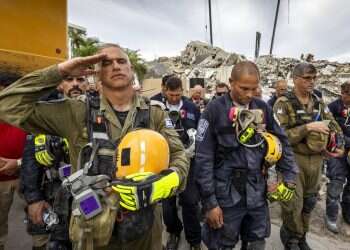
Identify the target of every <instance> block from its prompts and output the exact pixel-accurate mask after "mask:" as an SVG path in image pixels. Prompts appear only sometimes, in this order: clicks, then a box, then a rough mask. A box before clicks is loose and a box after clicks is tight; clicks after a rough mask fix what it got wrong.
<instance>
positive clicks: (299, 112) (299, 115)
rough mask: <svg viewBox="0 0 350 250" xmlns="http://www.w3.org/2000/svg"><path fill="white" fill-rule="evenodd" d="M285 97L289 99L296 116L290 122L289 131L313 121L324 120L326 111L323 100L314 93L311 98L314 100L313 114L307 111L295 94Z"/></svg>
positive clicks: (288, 94) (289, 93)
mask: <svg viewBox="0 0 350 250" xmlns="http://www.w3.org/2000/svg"><path fill="white" fill-rule="evenodd" d="M284 96H285V97H286V98H288V101H289V102H290V103H291V105H292V109H293V110H292V112H294V114H292V116H291V121H290V122H289V124H288V126H287V129H291V128H294V127H297V126H300V125H304V124H306V123H310V122H313V121H322V120H323V114H324V110H323V108H322V105H321V100H320V98H319V97H318V96H317V95H316V94H314V93H312V95H311V98H312V100H313V110H312V113H308V112H306V111H305V109H304V107H303V105H302V104H301V103H300V101H299V100H298V98H297V97H296V95H295V94H294V92H292V91H291V92H287V93H286V94H285V95H284Z"/></svg>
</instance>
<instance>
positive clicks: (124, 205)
mask: <svg viewBox="0 0 350 250" xmlns="http://www.w3.org/2000/svg"><path fill="white" fill-rule="evenodd" d="M119 204H120V206H122V207H123V208H125V209H127V210H131V211H136V208H135V207H131V206H128V205H126V204H125V203H124V202H122V201H121V202H119Z"/></svg>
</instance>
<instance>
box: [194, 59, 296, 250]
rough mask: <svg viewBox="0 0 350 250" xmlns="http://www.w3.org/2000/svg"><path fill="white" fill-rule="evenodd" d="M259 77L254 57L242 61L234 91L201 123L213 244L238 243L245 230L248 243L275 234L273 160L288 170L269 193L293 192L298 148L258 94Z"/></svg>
mask: <svg viewBox="0 0 350 250" xmlns="http://www.w3.org/2000/svg"><path fill="white" fill-rule="evenodd" d="M259 80H260V75H259V69H258V68H257V66H256V65H255V64H254V63H253V62H250V61H243V62H240V63H238V64H236V65H235V66H234V68H233V69H232V72H231V77H230V79H229V81H230V84H231V91H230V93H227V94H226V95H224V96H222V97H219V98H217V99H215V100H214V101H212V102H211V103H209V104H208V106H207V108H206V110H205V111H204V113H203V114H202V116H201V119H200V121H199V124H198V128H197V138H196V155H195V160H196V167H197V168H198V169H197V171H196V181H197V183H198V185H199V190H200V196H201V201H202V205H203V209H204V212H205V217H206V223H205V225H204V226H203V241H204V243H205V244H206V245H207V247H208V249H210V250H214V249H220V250H224V249H225V250H228V249H233V248H234V247H235V245H236V243H237V242H238V240H239V235H240V234H241V240H242V241H243V242H245V244H243V245H244V247H246V248H242V249H250V250H252V249H255V250H260V249H265V238H267V237H269V235H270V218H269V209H268V204H267V197H266V191H267V181H266V179H265V178H266V167H265V166H267V165H268V164H275V163H277V170H278V171H279V172H280V173H281V176H282V180H280V182H279V184H278V188H277V189H276V188H275V189H273V190H271V192H270V193H269V196H274V197H275V198H277V199H278V200H286V201H287V200H290V199H291V197H292V196H293V192H294V187H295V177H296V172H297V167H296V164H295V161H294V158H293V153H292V150H291V148H290V146H289V143H288V140H287V136H286V135H285V133H284V132H283V130H282V129H281V128H280V127H279V125H278V123H277V122H276V120H275V119H274V117H273V113H272V110H271V108H270V107H269V106H268V105H267V104H266V103H265V102H263V101H262V100H259V99H257V98H254V97H253V96H254V93H255V91H256V89H257V88H258V87H259ZM255 114H256V115H255ZM244 116H247V117H250V118H249V120H246V119H244ZM263 117H264V118H263ZM244 123H245V125H244ZM253 125H254V126H253ZM241 126H246V127H245V128H242V127H241ZM251 131H252V132H251ZM249 136H250V138H249V139H246V138H248V137H249ZM265 138H266V140H265ZM281 145H282V147H281Z"/></svg>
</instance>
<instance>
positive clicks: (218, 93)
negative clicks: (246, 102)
mask: <svg viewBox="0 0 350 250" xmlns="http://www.w3.org/2000/svg"><path fill="white" fill-rule="evenodd" d="M225 93H226V92H217V93H216V96H222V95H224V94H225Z"/></svg>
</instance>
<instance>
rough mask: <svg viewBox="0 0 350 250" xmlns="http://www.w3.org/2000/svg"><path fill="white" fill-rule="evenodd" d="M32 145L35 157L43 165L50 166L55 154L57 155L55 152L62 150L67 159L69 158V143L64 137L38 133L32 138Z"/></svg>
mask: <svg viewBox="0 0 350 250" xmlns="http://www.w3.org/2000/svg"><path fill="white" fill-rule="evenodd" d="M34 146H35V159H36V160H37V162H38V163H39V164H41V165H43V166H46V167H49V166H51V165H52V164H53V163H54V161H55V155H58V153H57V152H62V153H63V154H64V155H65V157H66V158H67V159H68V158H69V144H68V140H67V139H65V138H60V137H57V136H50V135H44V134H39V135H37V136H35V138H34ZM62 153H61V154H62Z"/></svg>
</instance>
